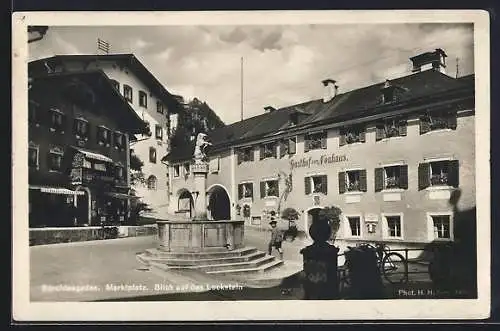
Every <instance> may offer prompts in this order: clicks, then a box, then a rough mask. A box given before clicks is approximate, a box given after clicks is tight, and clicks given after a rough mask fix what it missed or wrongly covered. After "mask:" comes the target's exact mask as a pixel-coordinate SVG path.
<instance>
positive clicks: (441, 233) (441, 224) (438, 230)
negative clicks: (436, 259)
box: [431, 215, 452, 239]
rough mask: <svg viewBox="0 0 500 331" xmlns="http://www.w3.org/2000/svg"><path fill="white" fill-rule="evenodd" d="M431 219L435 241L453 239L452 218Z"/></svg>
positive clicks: (434, 217)
mask: <svg viewBox="0 0 500 331" xmlns="http://www.w3.org/2000/svg"><path fill="white" fill-rule="evenodd" d="M431 219H432V228H433V232H434V238H433V239H451V233H452V232H451V216H450V215H431Z"/></svg>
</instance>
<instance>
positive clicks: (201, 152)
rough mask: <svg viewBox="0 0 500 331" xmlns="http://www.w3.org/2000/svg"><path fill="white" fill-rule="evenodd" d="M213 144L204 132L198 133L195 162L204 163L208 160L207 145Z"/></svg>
mask: <svg viewBox="0 0 500 331" xmlns="http://www.w3.org/2000/svg"><path fill="white" fill-rule="evenodd" d="M209 146H212V144H211V143H210V142H209V141H208V136H207V135H206V134H204V133H198V135H197V136H196V146H195V148H194V155H193V156H194V161H195V163H202V162H205V161H207V153H206V149H207V147H209Z"/></svg>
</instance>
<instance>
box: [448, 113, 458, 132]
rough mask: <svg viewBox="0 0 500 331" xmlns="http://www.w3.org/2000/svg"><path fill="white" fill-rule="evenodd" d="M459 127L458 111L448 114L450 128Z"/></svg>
mask: <svg viewBox="0 0 500 331" xmlns="http://www.w3.org/2000/svg"><path fill="white" fill-rule="evenodd" d="M456 128H457V113H456V112H451V113H450V114H448V129H452V130H456Z"/></svg>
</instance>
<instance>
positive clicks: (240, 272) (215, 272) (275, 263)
mask: <svg viewBox="0 0 500 331" xmlns="http://www.w3.org/2000/svg"><path fill="white" fill-rule="evenodd" d="M281 265H283V261H282V260H278V259H276V258H275V257H274V256H273V257H272V259H271V260H270V261H269V262H268V263H265V264H262V265H260V266H256V267H247V268H238V269H228V270H213V271H207V274H211V275H247V274H254V273H264V272H267V271H269V270H271V269H274V268H277V267H279V266H281Z"/></svg>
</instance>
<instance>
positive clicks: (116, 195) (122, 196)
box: [104, 192, 140, 199]
mask: <svg viewBox="0 0 500 331" xmlns="http://www.w3.org/2000/svg"><path fill="white" fill-rule="evenodd" d="M104 194H106V195H107V196H110V197H113V198H118V199H139V198H140V197H138V196H136V195H129V194H124V193H116V192H106V193H104Z"/></svg>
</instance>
